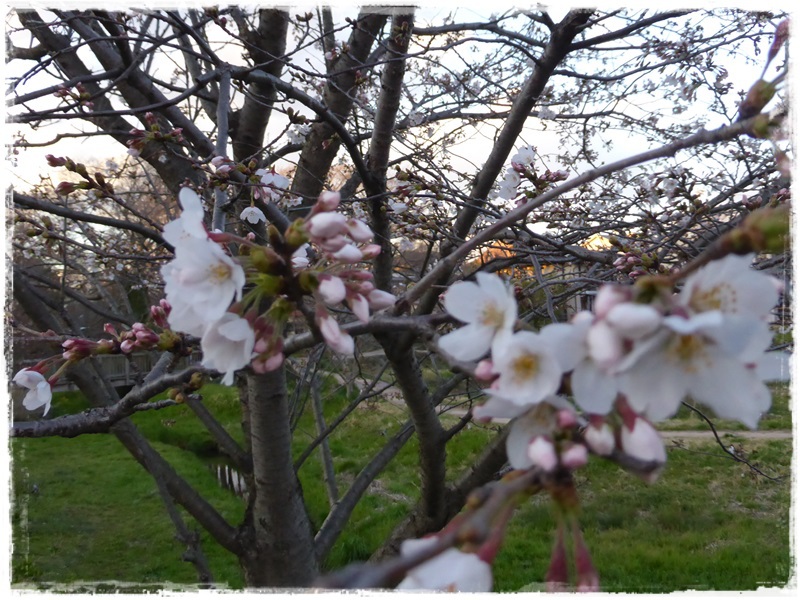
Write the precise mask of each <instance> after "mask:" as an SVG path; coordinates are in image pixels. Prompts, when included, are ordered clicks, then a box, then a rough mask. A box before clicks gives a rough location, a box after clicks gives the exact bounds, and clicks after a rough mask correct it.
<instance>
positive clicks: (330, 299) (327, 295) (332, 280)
mask: <svg viewBox="0 0 800 600" xmlns="http://www.w3.org/2000/svg"><path fill="white" fill-rule="evenodd" d="M317 291H318V292H319V294H320V296H322V300H323V301H324V302H325V304H331V305H332V304H339V302H341V301H342V300H344V298H345V295H346V294H347V288H345V286H344V281H342V280H341V279H340V278H339V277H335V276H331V275H320V277H319V287H318V288H317Z"/></svg>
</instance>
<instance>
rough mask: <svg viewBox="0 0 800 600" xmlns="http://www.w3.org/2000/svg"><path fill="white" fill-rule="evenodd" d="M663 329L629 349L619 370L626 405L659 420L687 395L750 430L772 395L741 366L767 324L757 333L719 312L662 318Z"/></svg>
mask: <svg viewBox="0 0 800 600" xmlns="http://www.w3.org/2000/svg"><path fill="white" fill-rule="evenodd" d="M664 325H665V327H664V328H663V329H662V330H661V331H659V333H658V334H656V335H655V336H653V337H651V338H648V340H645V341H644V342H642V343H641V344H639V345H638V346H636V347H634V349H633V350H632V351H631V353H630V354H629V355H628V356H627V357H626V359H625V362H624V363H623V365H622V366H621V371H622V372H621V373H620V375H619V379H618V381H619V387H620V391H621V392H623V393H624V394H626V395H627V397H628V402H629V403H630V405H631V407H633V409H634V410H635V411H636V412H638V413H640V414H644V415H646V416H647V417H648V418H650V419H652V420H654V421H658V420H661V419H666V418H668V417H670V416H672V415H673V414H675V412H677V410H678V408H679V407H680V403H681V401H682V400H683V399H684V398H685V397H686V396H691V397H692V399H694V400H696V401H697V402H700V403H702V404H705V405H706V406H708V407H709V408H711V409H712V410H713V411H714V412H715V413H716V414H717V416H719V417H722V418H725V419H736V420H738V421H741V422H742V423H744V424H745V425H747V426H748V427H751V428H755V426H756V425H757V423H758V419H759V418H760V417H761V414H762V413H763V412H765V411H766V410H767V409H768V408H769V406H770V402H771V394H770V392H769V389H768V388H767V387H766V385H764V383H763V381H761V379H760V378H759V376H758V370H757V369H747V368H744V367H745V365H746V364H747V363H748V360H747V359H746V358H745V357H746V356H748V355H750V354H751V351H750V349H751V348H752V347H753V344H752V342H751V340H758V339H759V338H760V339H761V341H762V348H761V350H762V351H763V350H764V349H766V346H767V345H768V344H769V335H768V334H769V331H768V329H766V326H765V329H764V330H765V331H766V333H767V335H766V336H763V335H759V334H758V332H757V331H755V329H756V326H757V325H758V323H757V322H755V321H751V322H749V323H748V322H742V323H738V325H743V326H742V327H734V324H732V323H730V322H726V320H725V319H724V317H723V316H722V313H720V312H719V311H711V312H706V313H701V314H699V315H695V316H692V317H689V318H687V319H684V318H681V317H678V316H669V317H665V318H664ZM764 342H766V343H764ZM745 351H746V352H745ZM625 363H628V365H630V366H628V365H626V364H625Z"/></svg>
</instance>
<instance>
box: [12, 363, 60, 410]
mask: <svg viewBox="0 0 800 600" xmlns="http://www.w3.org/2000/svg"><path fill="white" fill-rule="evenodd" d="M12 381H13V382H14V383H16V384H17V385H18V386H21V387H24V388H27V389H28V393H27V394H25V398H23V400H22V405H23V406H24V407H25V408H26V409H27V410H31V411H33V410H36V409H39V408H41V407H42V406H44V412H43V413H42V416H44V415H46V414H47V413H48V411H49V410H50V403H51V402H52V401H53V390H52V388H51V387H50V383H49V382H48V381H47V379H45V376H44V375H42V374H41V373H39V371H34V370H33V369H22V370H21V371H20V372H19V373H17V374H16V375H14V379H13V380H12Z"/></svg>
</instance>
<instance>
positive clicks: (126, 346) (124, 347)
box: [119, 340, 136, 354]
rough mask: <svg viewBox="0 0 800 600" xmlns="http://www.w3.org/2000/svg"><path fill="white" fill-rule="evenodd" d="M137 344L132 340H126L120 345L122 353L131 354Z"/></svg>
mask: <svg viewBox="0 0 800 600" xmlns="http://www.w3.org/2000/svg"><path fill="white" fill-rule="evenodd" d="M135 346H136V343H135V342H133V341H132V340H125V341H124V342H122V343H121V344H120V345H119V349H120V352H122V353H123V354H129V353H130V352H131V351H133V349H134V348H135Z"/></svg>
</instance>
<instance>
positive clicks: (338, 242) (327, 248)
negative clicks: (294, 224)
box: [319, 234, 350, 252]
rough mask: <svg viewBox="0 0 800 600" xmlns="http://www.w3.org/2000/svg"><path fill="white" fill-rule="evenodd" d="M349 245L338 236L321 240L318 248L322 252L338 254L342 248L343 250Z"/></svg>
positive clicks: (342, 237) (345, 239)
mask: <svg viewBox="0 0 800 600" xmlns="http://www.w3.org/2000/svg"><path fill="white" fill-rule="evenodd" d="M349 244H350V242H348V241H347V238H346V237H344V236H343V235H341V234H339V235H335V236H333V237H329V238H327V239H324V240H321V241H320V242H319V247H320V248H321V249H322V251H323V252H338V251H339V250H341V249H342V248H344V247H345V246H347V245H349Z"/></svg>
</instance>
